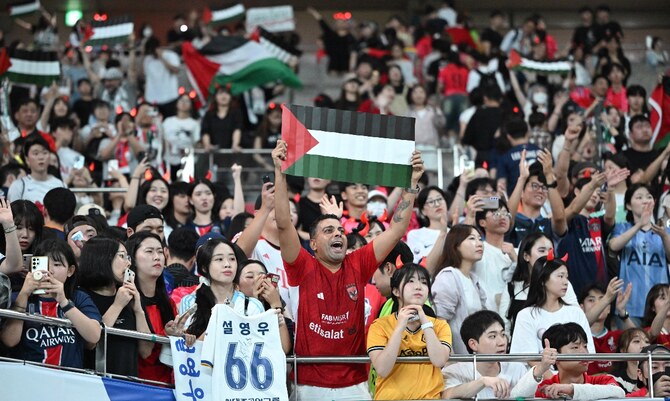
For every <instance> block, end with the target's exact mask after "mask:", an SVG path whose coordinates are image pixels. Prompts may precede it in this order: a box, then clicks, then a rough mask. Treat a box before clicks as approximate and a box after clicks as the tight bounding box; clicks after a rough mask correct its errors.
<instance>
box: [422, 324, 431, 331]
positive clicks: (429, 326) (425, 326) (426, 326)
mask: <svg viewBox="0 0 670 401" xmlns="http://www.w3.org/2000/svg"><path fill="white" fill-rule="evenodd" d="M432 328H433V322H426V323H424V324H422V325H421V330H426V329H432Z"/></svg>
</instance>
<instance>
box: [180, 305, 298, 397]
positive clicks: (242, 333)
mask: <svg viewBox="0 0 670 401" xmlns="http://www.w3.org/2000/svg"><path fill="white" fill-rule="evenodd" d="M170 343H171V350H172V356H173V357H172V358H173V359H172V362H173V366H174V367H175V369H174V372H175V392H174V393H175V397H176V400H177V401H186V400H189V401H192V400H194V399H198V400H223V399H271V400H272V399H274V400H280V401H288V391H287V388H286V355H285V354H284V351H283V349H282V346H281V339H280V336H279V323H278V321H277V313H276V311H275V310H272V311H267V312H264V313H262V314H259V315H254V316H243V315H241V314H239V313H236V312H235V311H234V310H233V309H232V308H229V307H227V306H225V305H216V306H214V308H212V316H211V318H210V319H209V324H208V325H207V330H206V331H205V339H204V341H202V342H200V341H197V342H196V344H195V345H194V346H193V347H187V346H186V344H185V342H184V340H183V339H182V338H176V337H170Z"/></svg>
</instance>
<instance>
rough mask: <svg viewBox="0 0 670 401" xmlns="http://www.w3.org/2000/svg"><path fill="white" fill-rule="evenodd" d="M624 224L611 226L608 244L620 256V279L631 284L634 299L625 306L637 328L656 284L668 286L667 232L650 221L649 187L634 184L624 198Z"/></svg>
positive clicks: (669, 243) (669, 233)
mask: <svg viewBox="0 0 670 401" xmlns="http://www.w3.org/2000/svg"><path fill="white" fill-rule="evenodd" d="M624 204H625V205H626V210H627V213H626V222H624V223H619V224H617V225H615V226H614V229H613V230H612V234H611V237H610V240H609V242H608V244H607V246H608V247H609V250H610V251H612V252H613V253H617V254H618V255H619V260H620V265H619V278H621V279H622V280H623V281H624V285H625V286H627V285H628V283H633V294H637V295H636V296H633V297H631V298H630V300H629V301H628V304H627V305H626V310H627V311H628V313H629V314H630V317H631V318H632V319H634V321H635V322H636V323H637V325H638V326H639V323H640V319H642V318H643V316H644V298H642V297H641V296H640V294H647V293H649V290H651V288H652V287H653V286H654V285H656V284H667V283H668V272H667V259H666V257H667V255H670V229H668V228H666V227H664V226H662V225H657V224H655V223H653V222H652V215H653V211H654V204H655V201H654V197H653V195H652V192H651V188H649V187H648V186H647V185H644V184H633V185H631V186H630V187H628V189H627V190H626V194H625V196H624Z"/></svg>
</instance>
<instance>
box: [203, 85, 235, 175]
mask: <svg viewBox="0 0 670 401" xmlns="http://www.w3.org/2000/svg"><path fill="white" fill-rule="evenodd" d="M200 132H201V134H202V146H203V147H204V148H205V150H206V151H211V150H212V149H214V147H218V148H221V149H232V150H233V151H234V152H239V151H240V150H241V149H242V148H241V147H240V141H241V140H242V114H241V113H240V110H239V109H238V107H237V103H236V102H235V100H234V98H233V95H232V94H231V93H230V87H229V86H225V85H223V86H218V87H217V88H216V92H215V94H214V101H213V102H212V104H211V106H210V108H209V111H207V113H206V114H205V116H204V117H203V119H202V125H201V126H200ZM231 164H232V163H231Z"/></svg>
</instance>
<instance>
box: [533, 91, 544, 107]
mask: <svg viewBox="0 0 670 401" xmlns="http://www.w3.org/2000/svg"><path fill="white" fill-rule="evenodd" d="M533 103H535V104H537V105H540V104H541V105H545V104H547V94H546V93H544V92H535V93H533Z"/></svg>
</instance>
